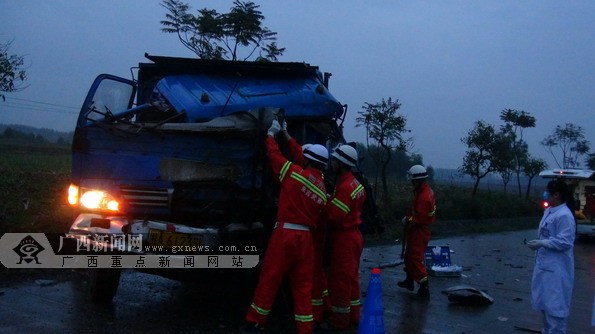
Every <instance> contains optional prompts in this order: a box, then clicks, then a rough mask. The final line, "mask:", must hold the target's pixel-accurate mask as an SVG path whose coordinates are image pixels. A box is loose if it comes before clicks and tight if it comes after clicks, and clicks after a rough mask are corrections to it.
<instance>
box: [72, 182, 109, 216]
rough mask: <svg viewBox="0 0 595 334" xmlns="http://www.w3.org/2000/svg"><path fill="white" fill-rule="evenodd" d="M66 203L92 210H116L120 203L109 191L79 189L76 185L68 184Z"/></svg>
mask: <svg viewBox="0 0 595 334" xmlns="http://www.w3.org/2000/svg"><path fill="white" fill-rule="evenodd" d="M68 203H69V204H70V205H76V204H77V203H80V205H81V206H83V207H85V208H87V209H92V210H107V211H118V210H119V208H120V203H118V201H117V200H116V199H115V198H114V197H113V196H112V195H110V194H109V193H107V192H105V191H101V190H94V189H84V188H83V189H80V188H79V187H78V186H75V185H72V184H71V185H70V187H69V188H68Z"/></svg>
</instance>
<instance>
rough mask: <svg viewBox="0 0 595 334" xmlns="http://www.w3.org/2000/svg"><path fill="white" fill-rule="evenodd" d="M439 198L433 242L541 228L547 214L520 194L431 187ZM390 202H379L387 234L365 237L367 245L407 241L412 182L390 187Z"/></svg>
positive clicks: (432, 228)
mask: <svg viewBox="0 0 595 334" xmlns="http://www.w3.org/2000/svg"><path fill="white" fill-rule="evenodd" d="M431 188H432V190H433V191H434V195H435V197H436V207H437V210H436V211H437V212H436V222H435V223H434V224H433V225H432V227H431V230H432V238H437V237H445V236H453V235H462V234H469V233H497V232H503V231H514V230H522V229H530V228H537V225H538V224H539V219H540V217H541V215H542V213H543V211H542V209H541V207H540V201H539V199H536V198H529V199H525V198H524V197H519V196H518V194H512V193H504V192H501V191H486V190H479V191H478V193H477V194H476V195H475V197H473V196H472V195H471V189H469V188H465V187H459V186H456V185H452V184H449V185H445V184H431ZM389 189H391V190H390V194H389V197H388V199H384V198H382V197H383V196H377V198H380V199H379V205H378V207H379V215H380V217H381V220H382V222H383V227H384V232H383V233H381V234H368V235H365V236H364V238H365V242H366V245H375V244H383V243H387V242H388V243H391V242H394V241H395V240H400V239H402V237H403V230H402V228H403V227H402V225H401V218H402V217H403V216H404V215H405V214H406V212H407V208H408V207H409V205H410V203H411V201H412V199H413V193H412V188H411V185H410V183H409V182H407V181H404V180H403V181H396V182H391V183H390V187H389Z"/></svg>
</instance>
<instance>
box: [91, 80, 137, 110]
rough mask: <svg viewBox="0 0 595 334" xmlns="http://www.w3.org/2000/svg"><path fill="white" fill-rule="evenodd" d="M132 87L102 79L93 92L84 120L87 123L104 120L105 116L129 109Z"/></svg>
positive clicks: (124, 83)
mask: <svg viewBox="0 0 595 334" xmlns="http://www.w3.org/2000/svg"><path fill="white" fill-rule="evenodd" d="M133 94H134V86H131V85H130V84H128V83H127V82H121V81H117V80H112V79H108V78H104V79H103V80H101V82H100V83H99V86H98V87H97V89H96V90H95V94H94V95H93V100H92V101H91V104H90V105H89V108H88V110H87V115H86V118H87V120H89V121H98V120H100V119H105V115H106V114H117V113H120V112H123V111H126V110H127V109H129V108H130V101H131V96H132V95H133Z"/></svg>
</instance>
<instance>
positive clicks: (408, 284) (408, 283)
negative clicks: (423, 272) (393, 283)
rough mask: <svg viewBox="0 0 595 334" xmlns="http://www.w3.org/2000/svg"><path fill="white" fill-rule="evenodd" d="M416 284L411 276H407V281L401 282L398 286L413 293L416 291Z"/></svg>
mask: <svg viewBox="0 0 595 334" xmlns="http://www.w3.org/2000/svg"><path fill="white" fill-rule="evenodd" d="M413 284H414V282H413V279H411V277H409V275H407V277H405V279H404V280H403V281H399V282H397V285H398V286H399V287H401V288H403V289H407V290H409V291H413V289H414V285H413Z"/></svg>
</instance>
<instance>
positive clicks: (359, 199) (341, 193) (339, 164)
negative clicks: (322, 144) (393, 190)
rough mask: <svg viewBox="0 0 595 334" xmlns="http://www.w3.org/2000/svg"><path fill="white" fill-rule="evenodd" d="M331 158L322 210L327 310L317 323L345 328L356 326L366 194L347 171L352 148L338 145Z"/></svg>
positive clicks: (323, 327)
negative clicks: (330, 181)
mask: <svg viewBox="0 0 595 334" xmlns="http://www.w3.org/2000/svg"><path fill="white" fill-rule="evenodd" d="M332 158H333V159H332V161H331V166H332V169H333V171H334V172H336V174H337V182H336V185H335V191H334V193H333V195H332V196H331V197H330V198H329V202H328V204H327V207H326V211H325V218H326V222H327V224H328V240H327V241H328V242H329V244H330V260H329V261H330V268H329V272H328V288H329V296H330V301H331V312H330V317H329V320H328V322H327V323H323V324H321V326H320V329H321V330H345V329H347V328H349V325H350V324H353V325H357V324H358V323H359V318H360V309H361V302H360V288H359V263H360V257H361V254H362V250H363V245H364V242H363V237H362V234H361V232H360V231H359V224H360V223H361V217H360V216H361V212H362V208H363V205H364V200H365V198H366V194H365V191H364V187H363V186H362V185H361V184H360V183H359V181H358V180H357V179H356V178H355V177H354V176H353V173H352V171H351V168H352V167H354V166H355V165H356V163H357V160H358V159H357V151H356V150H355V148H353V147H351V146H349V145H341V146H339V147H337V148H336V149H335V150H334V151H333V153H332Z"/></svg>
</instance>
